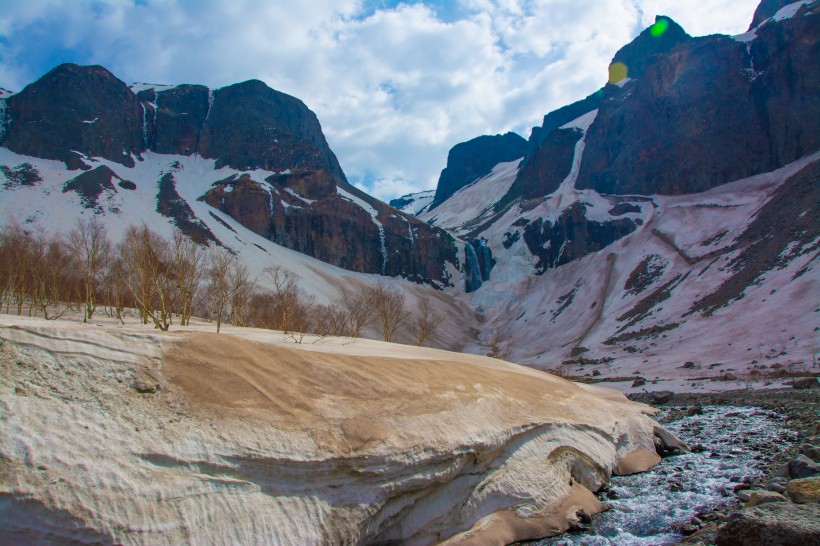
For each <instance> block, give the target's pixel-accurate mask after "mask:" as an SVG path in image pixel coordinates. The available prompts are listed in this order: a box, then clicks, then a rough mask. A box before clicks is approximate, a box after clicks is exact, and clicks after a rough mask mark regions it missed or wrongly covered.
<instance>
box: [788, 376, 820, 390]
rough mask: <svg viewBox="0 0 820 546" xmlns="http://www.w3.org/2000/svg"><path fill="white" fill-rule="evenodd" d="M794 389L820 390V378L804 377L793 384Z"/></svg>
mask: <svg viewBox="0 0 820 546" xmlns="http://www.w3.org/2000/svg"><path fill="white" fill-rule="evenodd" d="M791 386H792V388H793V389H820V378H818V377H802V378H800V379H795V380H794V381H792V382H791Z"/></svg>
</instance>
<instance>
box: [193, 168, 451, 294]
mask: <svg viewBox="0 0 820 546" xmlns="http://www.w3.org/2000/svg"><path fill="white" fill-rule="evenodd" d="M294 179H295V180H294ZM262 184H263V183H261V182H257V181H254V180H252V179H251V178H250V176H249V175H242V176H239V177H235V176H234V177H230V178H228V179H224V180H221V181H219V182H216V183H215V184H214V185H213V186H212V188H211V189H210V190H208V192H207V193H206V194H205V195H204V196H203V197H202V199H203V200H204V201H205V202H206V203H208V204H209V205H211V206H212V207H214V208H216V209H218V210H220V211H222V212H224V213H225V214H228V215H229V216H231V217H233V218H235V219H236V220H237V221H239V222H240V223H241V224H242V225H244V226H245V227H247V228H248V229H250V230H251V231H253V232H255V233H257V234H259V235H261V236H263V237H265V238H267V239H270V240H271V241H273V242H275V243H277V244H280V245H282V246H285V247H287V248H291V249H293V250H296V251H299V252H302V253H304V254H307V255H309V256H313V257H315V258H318V259H320V260H322V261H324V262H327V263H330V264H333V265H336V266H338V267H342V268H344V269H348V270H351V271H359V272H363V273H377V274H383V275H389V276H403V277H406V278H408V279H410V280H412V281H415V282H428V283H433V284H435V285H437V286H449V285H451V284H452V279H450V278H449V277H448V276H447V272H446V269H445V266H444V264H445V262H450V263H453V264H457V263H459V260H458V256H457V251H456V246H455V241H454V239H453V238H452V237H451V236H450V235H449V234H447V233H446V232H445V231H443V230H441V229H438V228H434V227H432V226H429V225H427V224H425V223H424V222H422V221H421V220H418V219H416V218H414V217H412V216H409V215H406V214H403V213H400V212H398V211H396V210H395V209H393V208H391V207H389V206H387V205H385V204H384V203H382V202H380V201H378V200H376V199H373V198H372V197H370V196H368V195H367V194H365V193H363V192H361V191H359V190H358V189H356V188H354V187H352V186H350V185H349V184H347V183H345V182H336V179H335V178H334V177H332V176H331V174H330V173H328V172H327V171H315V172H314V171H303V172H299V173H295V174H291V175H275V176H270V177H268V178H267V179H266V181H265V182H264V184H267V185H268V188H269V189H270V191H268V188H265V187H263V186H262ZM337 184H338V187H339V188H341V189H342V190H343V191H345V192H347V193H349V194H352V195H353V196H354V197H355V198H358V199H361V200H362V201H364V202H366V203H367V204H369V205H370V206H371V207H373V208H374V209H376V211H377V217H376V220H378V222H379V223H381V225H382V230H383V231H380V230H379V227H378V226H377V224H376V223H375V222H374V219H373V218H372V217H371V215H370V214H369V213H368V212H367V211H366V210H364V209H363V208H362V207H360V206H359V205H358V204H356V203H354V202H352V201H351V200H349V199H346V198H344V197H343V196H342V195H340V194H339V193H337V192H336V188H337ZM293 188H299V190H300V191H299V192H296V191H295V190H294V189H293ZM302 192H304V193H302ZM382 237H383V239H382Z"/></svg>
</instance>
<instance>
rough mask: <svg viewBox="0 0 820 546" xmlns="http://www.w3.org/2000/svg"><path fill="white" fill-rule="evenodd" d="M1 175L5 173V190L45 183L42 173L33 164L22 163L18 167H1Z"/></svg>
mask: <svg viewBox="0 0 820 546" xmlns="http://www.w3.org/2000/svg"><path fill="white" fill-rule="evenodd" d="M0 173H3V176H4V177H5V179H6V181H5V182H3V187H4V188H5V189H10V188H19V187H32V186H36V185H37V184H39V183H40V182H42V181H43V178H42V177H41V176H40V173H39V172H38V171H37V169H35V168H34V166H33V165H32V164H31V163H21V164H19V165H17V166H16V167H9V166H8V165H0Z"/></svg>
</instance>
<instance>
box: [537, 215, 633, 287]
mask: <svg viewBox="0 0 820 546" xmlns="http://www.w3.org/2000/svg"><path fill="white" fill-rule="evenodd" d="M636 228H637V226H636V225H635V222H633V221H632V220H629V219H627V218H620V219H618V220H613V221H611V222H603V223H602V222H596V221H592V220H588V219H587V217H586V206H585V205H584V204H583V203H575V204H574V205H572V206H571V207H569V208H567V209H566V210H564V212H563V213H561V216H560V217H559V218H558V220H556V222H555V224H554V225H553V224H552V223H550V222H549V221H546V222H545V221H544V220H543V219H541V218H537V219H536V220H535V221H533V222H530V223H529V224H527V227H526V228H524V241H525V242H526V243H527V248H529V250H530V252H531V253H532V254H533V255H534V256H537V257H538V263H537V264H536V266H535V268H536V271H537V272H538V273H539V274H541V273H544V272H545V271H546V270H547V269H550V268H555V267H558V266H560V265H563V264H566V263H569V262H571V261H573V260H577V259H579V258H583V257H584V256H586V255H587V254H589V253H591V252H597V251H598V250H601V249H603V248H604V247H606V246H608V245H610V244H612V243H613V242H615V241H617V240H618V239H620V238H621V237H625V236H626V235H628V234H630V233H632V232H633V231H635V229H636Z"/></svg>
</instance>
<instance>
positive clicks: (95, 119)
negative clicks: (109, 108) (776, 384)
mask: <svg viewBox="0 0 820 546" xmlns="http://www.w3.org/2000/svg"><path fill="white" fill-rule="evenodd" d="M98 119H100V118H94V119H91V120H87V121H83V123H94V122H95V121H97V120H98Z"/></svg>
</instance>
